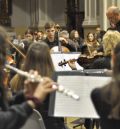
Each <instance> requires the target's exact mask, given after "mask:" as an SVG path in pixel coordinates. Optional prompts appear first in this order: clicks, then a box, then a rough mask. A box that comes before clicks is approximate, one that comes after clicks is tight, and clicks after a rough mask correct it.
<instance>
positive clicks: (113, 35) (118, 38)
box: [90, 30, 120, 69]
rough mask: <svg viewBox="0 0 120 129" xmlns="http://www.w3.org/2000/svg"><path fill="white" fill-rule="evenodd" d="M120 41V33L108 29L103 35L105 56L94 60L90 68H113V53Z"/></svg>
mask: <svg viewBox="0 0 120 129" xmlns="http://www.w3.org/2000/svg"><path fill="white" fill-rule="evenodd" d="M118 42H120V33H119V32H118V31H112V30H109V31H107V32H106V34H105V35H104V37H103V48H104V57H100V58H98V59H96V60H94V62H93V63H92V64H91V66H90V68H92V69H111V66H110V61H111V53H112V51H113V49H114V47H115V46H116V44H117V43H118Z"/></svg>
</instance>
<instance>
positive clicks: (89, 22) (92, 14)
mask: <svg viewBox="0 0 120 129" xmlns="http://www.w3.org/2000/svg"><path fill="white" fill-rule="evenodd" d="M96 2H98V0H85V19H84V22H83V27H84V35H85V37H86V34H87V33H88V32H90V31H95V29H96V27H97V26H98V21H97V3H96Z"/></svg>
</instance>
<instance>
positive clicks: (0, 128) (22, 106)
mask: <svg viewBox="0 0 120 129" xmlns="http://www.w3.org/2000/svg"><path fill="white" fill-rule="evenodd" d="M1 91H2V90H0V92H1ZM1 94H2V93H1ZM0 97H1V96H0ZM0 103H2V104H3V105H4V106H1V111H0V129H20V128H21V127H22V126H23V125H24V123H25V122H26V120H27V119H28V118H29V116H30V115H31V114H32V112H33V110H32V108H31V107H30V106H29V105H28V104H27V103H26V102H25V97H24V95H23V93H20V94H19V95H17V96H16V97H14V98H13V99H12V100H11V101H10V103H9V104H10V105H13V106H10V107H9V104H8V102H7V101H5V100H3V99H2V98H0Z"/></svg>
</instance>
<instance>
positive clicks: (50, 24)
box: [44, 22, 55, 30]
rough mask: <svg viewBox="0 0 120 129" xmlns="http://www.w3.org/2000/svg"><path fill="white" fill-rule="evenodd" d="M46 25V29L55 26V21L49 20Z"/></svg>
mask: <svg viewBox="0 0 120 129" xmlns="http://www.w3.org/2000/svg"><path fill="white" fill-rule="evenodd" d="M44 27H45V30H47V29H50V28H53V27H54V28H55V23H49V22H47V23H46V24H45V26H44Z"/></svg>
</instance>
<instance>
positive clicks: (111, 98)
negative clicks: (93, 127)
mask: <svg viewBox="0 0 120 129" xmlns="http://www.w3.org/2000/svg"><path fill="white" fill-rule="evenodd" d="M116 44H117V45H116V46H115V48H114V50H113V53H112V60H111V65H112V70H113V75H112V79H111V81H110V82H109V83H108V84H107V85H105V86H104V87H102V88H96V89H94V90H93V91H92V93H91V98H92V101H93V104H94V106H95V109H96V111H97V113H98V114H99V116H100V121H101V122H100V125H101V129H119V128H120V101H119V100H120V99H119V98H120V61H119V60H120V42H118V43H116Z"/></svg>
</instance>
